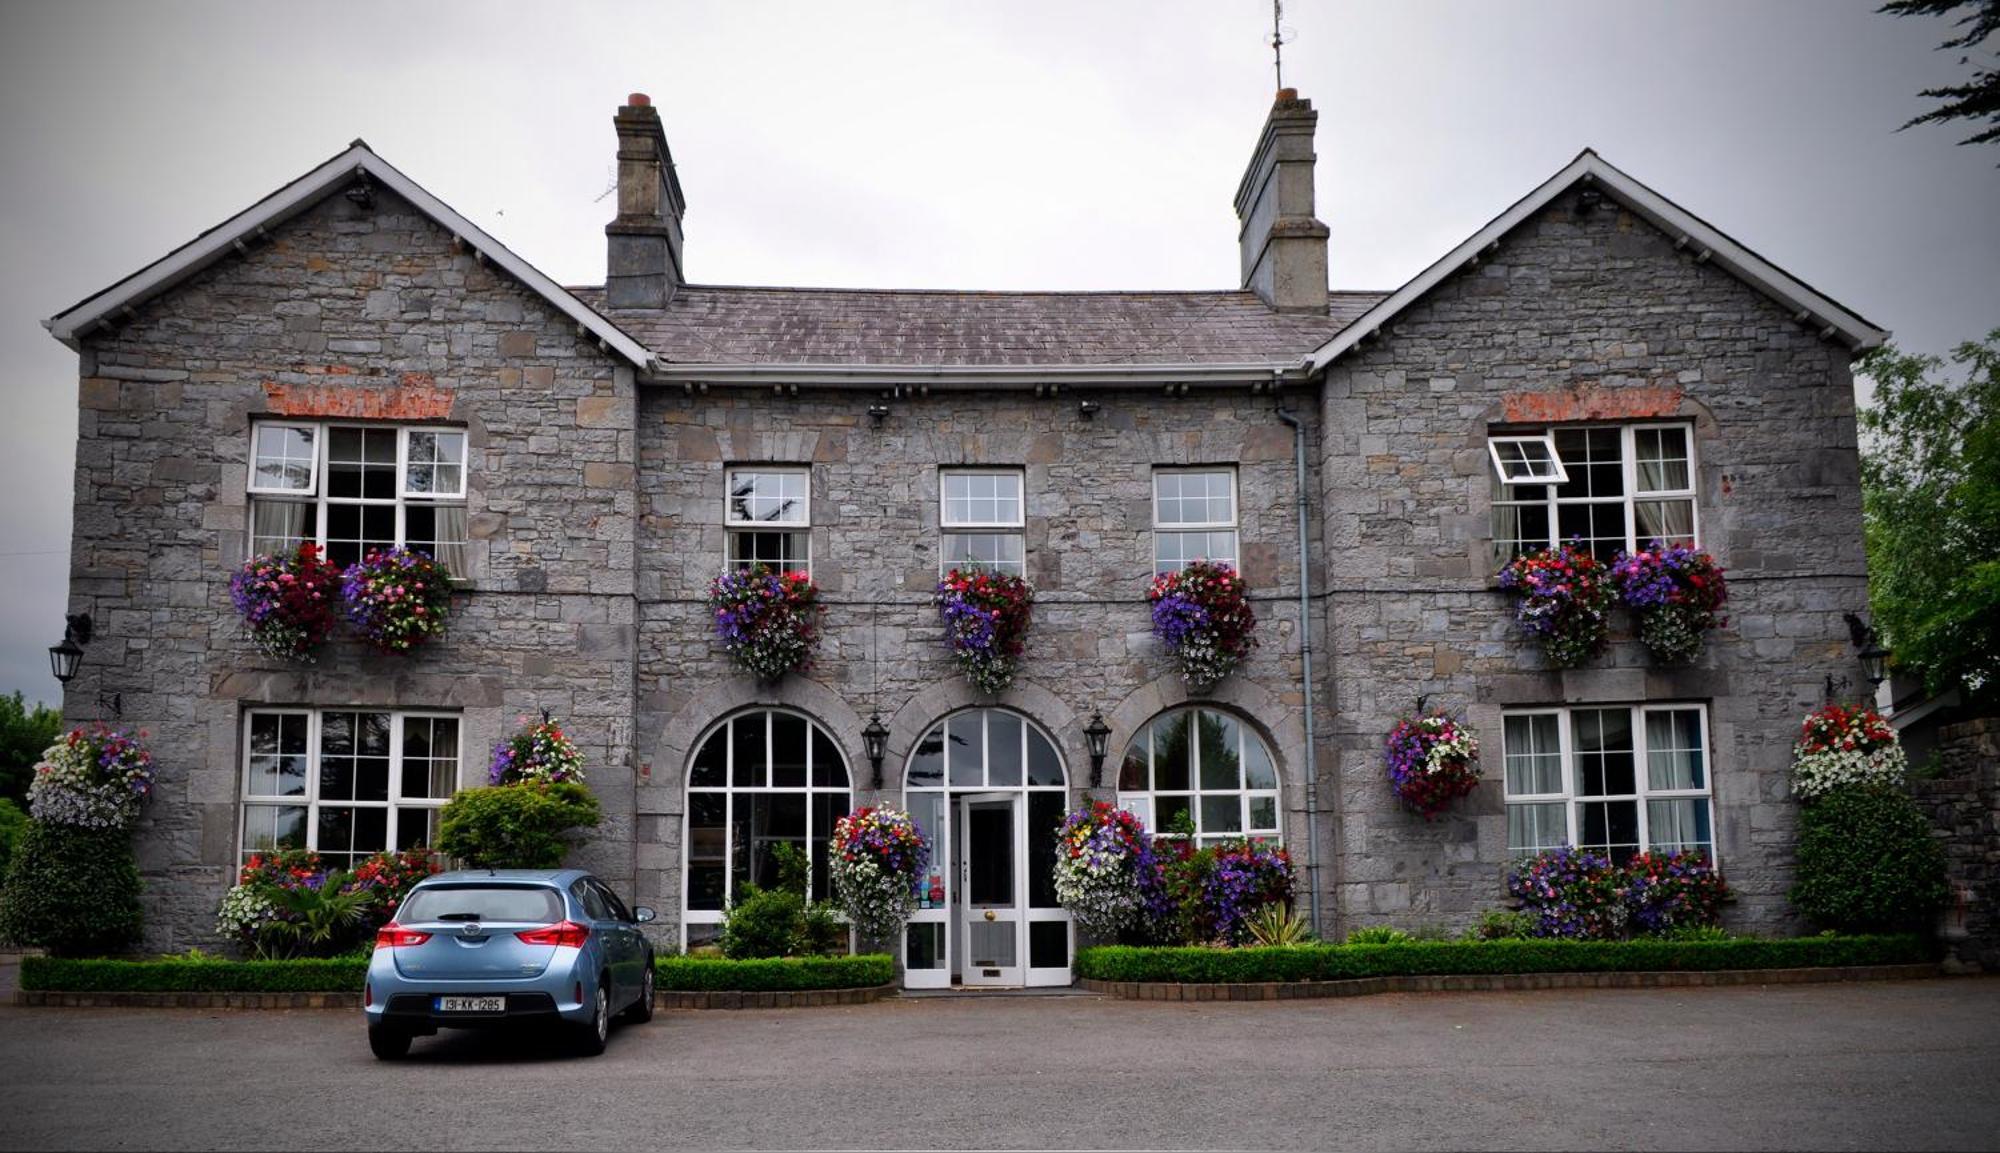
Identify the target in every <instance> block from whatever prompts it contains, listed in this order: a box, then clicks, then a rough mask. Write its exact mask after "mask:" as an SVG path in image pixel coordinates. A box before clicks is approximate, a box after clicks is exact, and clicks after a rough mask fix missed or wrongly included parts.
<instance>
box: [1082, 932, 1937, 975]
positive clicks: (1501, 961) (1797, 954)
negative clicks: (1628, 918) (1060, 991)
mask: <svg viewBox="0 0 2000 1153" xmlns="http://www.w3.org/2000/svg"><path fill="white" fill-rule="evenodd" d="M1935 959H1936V953H1935V950H1934V949H1933V947H1932V945H1931V943H1930V942H1928V941H1926V940H1924V939H1923V938H1921V937H1915V936H1888V937H1836V936H1821V937H1795V938H1788V939H1783V940H1760V939H1757V938H1751V937H1734V938H1730V939H1728V940H1722V941H1711V940H1700V941H1670V940H1664V939H1661V938H1657V937H1646V938H1639V939H1636V940H1631V941H1566V940H1546V939H1542V940H1497V941H1413V942H1408V943H1405V944H1398V945H1324V944H1316V945H1293V946H1290V947H1287V948H1275V949H1267V948H1247V949H1220V948H1211V947H1204V946H1179V947H1135V946H1131V945H1099V946H1094V947H1090V948H1085V949H1079V950H1078V951H1077V955H1076V972H1077V975H1078V976H1080V977H1085V978H1089V979H1092V980H1098V981H1171V982H1184V983H1195V984H1205V983H1251V982H1265V981H1338V980H1351V979H1354V978H1358V977H1386V976H1409V975H1423V976H1440V975H1451V974H1490V973H1610V972H1627V973H1630V972H1664V971H1680V970H1714V969H1792V968H1818V967H1825V966H1833V965H1894V964H1910V963H1916V962H1924V961H1932V960H1935Z"/></svg>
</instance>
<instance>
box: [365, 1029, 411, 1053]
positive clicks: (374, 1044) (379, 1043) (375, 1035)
mask: <svg viewBox="0 0 2000 1153" xmlns="http://www.w3.org/2000/svg"><path fill="white" fill-rule="evenodd" d="M368 1048H369V1051H371V1052H373V1053H374V1054H375V1056H376V1057H378V1058H380V1059H381V1060H384V1061H394V1060H397V1059H399V1058H401V1057H404V1056H407V1055H408V1054H409V1052H410V1034H409V1033H408V1032H407V1031H405V1030H402V1029H398V1028H395V1027H394V1026H391V1025H370V1026H368Z"/></svg>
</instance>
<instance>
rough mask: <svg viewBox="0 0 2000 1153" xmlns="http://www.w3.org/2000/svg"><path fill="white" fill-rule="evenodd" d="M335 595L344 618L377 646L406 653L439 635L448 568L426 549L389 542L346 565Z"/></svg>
mask: <svg viewBox="0 0 2000 1153" xmlns="http://www.w3.org/2000/svg"><path fill="white" fill-rule="evenodd" d="M340 595H341V596H342V597H343V598H344V599H345V600H346V601H347V619H348V620H349V621H350V622H351V623H352V624H353V625H354V626H355V627H356V628H357V629H359V630H361V635H362V636H364V637H367V638H368V639H369V640H370V641H371V642H373V643H374V644H375V646H376V647H377V648H379V649H381V650H382V651H383V652H390V653H407V652H409V651H410V650H411V649H414V648H416V647H417V646H418V645H420V644H422V643H423V642H424V641H426V640H429V639H430V638H432V637H440V636H443V635H444V622H445V617H446V616H448V615H450V613H451V572H450V570H448V569H446V568H445V567H444V565H442V564H439V563H438V562H437V561H436V560H435V559H433V558H432V557H431V555H430V554H429V553H423V552H412V551H410V550H409V549H406V548H392V549H390V550H388V551H387V552H371V553H369V554H368V555H367V556H365V557H363V558H362V559H361V560H359V561H357V562H356V563H354V564H351V565H349V566H348V567H347V572H346V573H345V574H344V575H343V577H342V583H341V587H340Z"/></svg>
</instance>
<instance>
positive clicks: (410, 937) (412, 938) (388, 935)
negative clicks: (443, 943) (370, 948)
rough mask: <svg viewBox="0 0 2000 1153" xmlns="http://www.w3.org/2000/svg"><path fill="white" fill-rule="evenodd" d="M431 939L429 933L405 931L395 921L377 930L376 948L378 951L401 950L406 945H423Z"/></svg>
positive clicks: (413, 930) (412, 930)
mask: <svg viewBox="0 0 2000 1153" xmlns="http://www.w3.org/2000/svg"><path fill="white" fill-rule="evenodd" d="M430 939H431V935H430V934H429V933H419V932H417V931H416V930H415V929H405V928H404V927H403V926H401V925H398V924H396V923H395V922H394V921H391V922H389V923H388V924H386V925H384V926H382V927H381V928H379V929H377V930H375V947H376V948H378V949H400V948H402V947H403V946H405V945H421V944H423V943H424V942H425V941H428V940H430Z"/></svg>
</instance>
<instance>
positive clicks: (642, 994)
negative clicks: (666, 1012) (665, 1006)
mask: <svg viewBox="0 0 2000 1153" xmlns="http://www.w3.org/2000/svg"><path fill="white" fill-rule="evenodd" d="M625 1019H626V1020H627V1021H630V1022H632V1023H633V1024H635V1025H643V1024H645V1023H646V1022H648V1021H650V1020H652V1019H653V959H652V958H651V957H648V958H646V976H645V979H644V980H642V981H640V982H639V999H638V1000H637V1001H634V1002H632V1007H631V1008H629V1009H627V1010H625Z"/></svg>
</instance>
